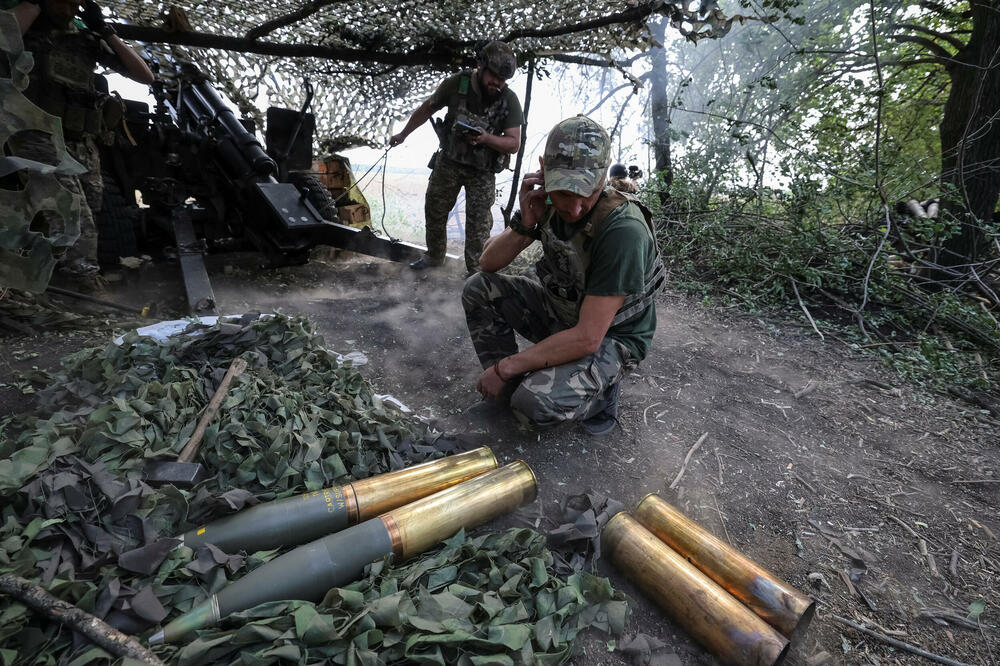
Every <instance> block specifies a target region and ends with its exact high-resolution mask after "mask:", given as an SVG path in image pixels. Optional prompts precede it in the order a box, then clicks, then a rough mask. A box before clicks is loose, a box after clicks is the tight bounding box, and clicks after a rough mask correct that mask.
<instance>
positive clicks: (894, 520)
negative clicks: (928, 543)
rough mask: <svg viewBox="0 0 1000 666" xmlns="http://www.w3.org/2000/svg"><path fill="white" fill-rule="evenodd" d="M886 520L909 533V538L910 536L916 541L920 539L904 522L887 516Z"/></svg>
mask: <svg viewBox="0 0 1000 666" xmlns="http://www.w3.org/2000/svg"><path fill="white" fill-rule="evenodd" d="M887 518H888V519H889V520H891V521H892V522H894V523H896V524H897V525H899V526H900V527H902V528H903V529H904V530H906V531H907V532H909V533H910V536H912V537H913V538H914V539H918V540H919V539H921V537H920V535H919V534H917V533H916V532H914V531H913V528H912V527H910V526H909V525H907V524H906V523H905V522H903V521H902V520H900V519H899V518H897V517H896V516H887Z"/></svg>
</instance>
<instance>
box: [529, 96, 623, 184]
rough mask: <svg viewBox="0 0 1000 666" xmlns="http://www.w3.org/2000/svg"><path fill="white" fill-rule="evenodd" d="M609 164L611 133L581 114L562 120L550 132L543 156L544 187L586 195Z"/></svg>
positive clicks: (599, 179) (599, 180)
mask: <svg viewBox="0 0 1000 666" xmlns="http://www.w3.org/2000/svg"><path fill="white" fill-rule="evenodd" d="M609 164H611V137H609V136H608V133H607V132H605V131H604V128H603V127H601V126H600V125H598V124H597V123H595V122H594V121H593V120H591V119H590V118H588V117H587V116H584V115H579V116H574V117H572V118H567V119H566V120H563V121H562V122H560V123H559V124H557V125H556V126H555V127H553V128H552V131H551V132H549V138H548V141H546V142H545V155H544V156H543V157H542V170H543V175H544V176H545V191H546V192H553V191H556V190H566V191H567V192H572V193H574V194H579V195H581V196H585V197H589V196H590V195H591V194H593V193H594V190H595V189H597V186H598V185H599V184H600V182H601V178H603V177H604V173H605V170H606V169H607V168H608V165H609Z"/></svg>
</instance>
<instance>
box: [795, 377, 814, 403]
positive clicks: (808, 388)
mask: <svg viewBox="0 0 1000 666" xmlns="http://www.w3.org/2000/svg"><path fill="white" fill-rule="evenodd" d="M817 386H819V384H817V383H816V382H814V381H813V380H811V379H810V380H809V381H808V382H806V385H805V386H803V387H802V388H800V389H799V390H798V391H796V392H795V393H793V394H792V397H793V398H795V399H796V400H798V399H799V398H804V397H806V396H807V395H809V394H810V393H812V392H813V391H815V390H816V387H817Z"/></svg>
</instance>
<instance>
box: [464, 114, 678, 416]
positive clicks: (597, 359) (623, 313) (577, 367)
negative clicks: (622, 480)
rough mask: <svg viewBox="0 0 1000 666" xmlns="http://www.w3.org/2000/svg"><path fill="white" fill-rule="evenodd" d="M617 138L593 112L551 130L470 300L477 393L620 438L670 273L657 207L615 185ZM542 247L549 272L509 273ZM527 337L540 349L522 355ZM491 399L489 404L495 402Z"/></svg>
mask: <svg viewBox="0 0 1000 666" xmlns="http://www.w3.org/2000/svg"><path fill="white" fill-rule="evenodd" d="M610 153H611V139H610V138H609V137H608V134H607V132H605V131H604V128H602V127H601V126H600V125H598V124H597V123H595V122H594V121H593V120H591V119H590V118H587V117H586V116H576V117H574V118H567V119H566V120H563V121H562V122H560V123H559V124H558V125H556V126H555V127H554V128H552V131H551V132H549V137H548V140H547V142H546V144H545V154H544V156H543V157H542V159H541V167H542V168H541V169H540V170H539V171H534V172H531V173H526V174H525V175H524V179H523V180H522V181H521V188H520V191H519V195H520V202H521V209H520V210H519V211H518V212H516V213H515V214H514V215H513V216H512V217H511V221H510V227H508V228H507V229H506V230H504V232H503V233H501V234H499V235H497V236H494V237H493V238H491V239H490V240H489V242H487V244H486V248H485V250H484V251H483V257H482V261H483V269H482V272H480V273H477V274H475V275H473V276H472V277H470V278H469V279H468V280H466V281H465V289H464V291H463V293H462V305H463V307H464V308H465V318H466V321H467V323H468V325H469V334H470V336H471V338H472V344H473V346H474V347H475V349H476V354H477V355H478V356H479V361H480V363H481V365H482V367H483V368H484V370H483V371H482V373H481V374H480V375H479V379H478V381H477V384H476V388H477V389H478V390H479V392H480V393H481V394H482V395H483V397H484V398H487V399H488V400H490V401H493V402H494V404H495V403H496V402H500V403H503V402H506V401H509V403H510V407H511V408H512V409H513V411H514V413H515V414H516V415H517V416H518V418H519V419H521V420H522V421H525V422H528V423H530V424H533V425H536V426H541V427H545V426H554V425H557V424H559V423H563V422H566V421H580V422H581V423H582V425H583V427H584V429H585V430H586V431H587V432H588V433H590V434H592V435H607V434H609V433H611V432H612V431H613V430H614V428H615V426H616V424H617V416H618V395H619V386H620V381H621V379H622V377H623V376H624V375H625V372H626V371H627V370H628V369H629V368H631V367H633V366H635V364H637V363H638V362H639V361H641V360H642V359H643V358H645V357H646V354H647V352H648V351H649V347H650V344H651V343H652V340H653V332H654V331H655V330H656V306H655V302H654V301H655V296H656V294H657V293H658V292H659V291H660V290H661V289H662V288H663V285H664V282H665V279H666V272H665V270H664V268H663V262H662V261H661V260H660V255H659V251H658V250H657V246H656V239H655V234H654V233H653V226H652V222H651V216H650V215H649V211H647V210H646V209H645V208H643V207H642V206H641V205H640V204H639V203H638V202H637V201H636V200H635V198H634V197H630V196H628V195H625V194H623V193H621V192H618V191H616V190H614V189H613V188H611V187H607V186H606V184H607V177H608V165H609V164H610V163H611V159H610ZM535 240H540V241H541V243H542V250H543V256H542V259H541V260H539V262H538V263H537V264H536V266H535V275H536V276H537V277H531V276H525V275H517V276H511V275H503V274H500V273H497V272H496V271H499V270H501V269H502V268H504V267H505V266H508V265H509V264H510V262H511V261H513V260H514V259H515V258H516V257H517V256H518V255H519V254H521V252H523V251H524V250H526V249H527V248H528V247H529V246H530V245H531V244H532V243H533V242H534V241H535ZM515 333H519V334H521V335H522V336H524V337H525V338H526V339H528V340H529V341H530V342H532V343H533V344H532V345H531V346H529V347H526V348H525V349H523V350H519V346H518V343H517V340H516V339H515V335H514V334H515ZM486 404H489V403H486Z"/></svg>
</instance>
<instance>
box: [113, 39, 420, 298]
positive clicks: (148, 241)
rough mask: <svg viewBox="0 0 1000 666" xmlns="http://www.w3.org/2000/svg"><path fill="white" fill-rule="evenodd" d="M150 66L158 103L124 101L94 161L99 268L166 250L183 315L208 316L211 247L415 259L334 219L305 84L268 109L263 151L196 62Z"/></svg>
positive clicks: (276, 261) (162, 61)
mask: <svg viewBox="0 0 1000 666" xmlns="http://www.w3.org/2000/svg"><path fill="white" fill-rule="evenodd" d="M150 64H151V66H152V68H153V69H154V72H156V73H157V79H158V80H157V82H156V83H155V84H154V86H153V96H154V99H155V107H154V108H153V109H150V108H149V105H148V104H147V103H145V102H139V101H133V100H124V101H123V104H124V116H123V122H122V123H121V125H120V126H119V128H118V130H116V132H115V140H114V142H113V143H112V145H109V146H106V147H104V148H103V151H102V155H101V164H102V169H103V171H104V179H105V180H104V183H105V196H104V209H103V210H102V212H101V215H100V216H99V218H98V231H99V234H100V241H99V247H100V248H101V253H102V258H103V259H104V260H105V261H112V262H115V261H117V259H118V257H119V256H128V255H131V254H135V253H136V250H137V248H140V247H148V246H159V247H164V246H173V247H175V248H176V252H177V258H178V259H179V263H180V267H181V272H182V275H183V279H184V285H185V290H186V292H187V300H188V305H189V308H190V310H191V313H192V314H215V313H216V307H215V296H214V293H213V291H212V286H211V282H210V281H209V278H208V272H207V270H206V268H205V262H204V257H205V254H206V253H208V252H216V251H226V250H236V249H241V248H248V247H249V248H253V249H255V250H257V251H259V252H261V253H263V255H264V257H265V261H264V262H263V264H264V266H267V267H277V266H285V265H292V264H301V263H304V262H306V261H307V260H308V257H309V250H310V249H312V248H313V247H315V246H317V245H330V246H334V247H338V248H342V249H347V250H351V251H354V252H360V253H363V254H368V255H372V256H377V257H382V258H386V259H390V260H393V261H412V260H414V259H416V258H418V257H419V256H421V254H422V253H423V248H420V247H418V246H415V245H410V244H407V243H403V242H400V241H395V240H389V239H385V238H381V237H379V236H376V235H375V233H374V232H372V230H371V228H370V227H367V226H365V227H363V228H360V229H359V228H356V227H352V226H349V225H345V224H341V223H340V222H338V221H337V220H338V215H337V203H338V202H336V201H334V199H333V198H332V197H331V195H330V192H329V190H327V189H326V187H325V186H324V185H323V184H322V183H321V182H320V181H319V180H318V179H317V178H316V177H315V176H314V175H312V174H311V173H309V169H310V168H311V166H312V140H313V128H314V119H313V116H312V114H310V113H308V109H309V105H310V101H311V98H312V89H311V87H309V86H308V83H307V84H306V86H307V88H306V89H307V95H306V101H305V103H304V104H303V106H302V108H301V109H299V110H291V109H282V108H278V107H271V108H270V109H268V112H267V131H266V133H265V137H266V145H262V144H261V142H260V141H259V140H258V138H257V135H256V132H255V128H254V127H253V126H252V125H251V124H250V123H249V122H248V121H245V120H243V121H241V120H240V119H237V117H236V115H235V114H234V113H233V111H232V109H231V107H230V105H228V104H226V103H225V102H224V101H223V99H222V97H221V96H220V95H219V93H218V92H217V91H216V90H215V88H214V87H213V86H212V84H211V82H210V81H209V80H208V77H206V76H205V75H204V74H203V73H202V72H201V71H200V70H199V69H198V68H197V67H196V66H195V65H194V64H193V63H190V62H185V61H181V60H178V59H176V58H173V57H165V56H160V57H158V58H156V59H155V60H153V61H152V62H151V63H150ZM136 192H138V193H139V194H140V196H141V206H140V204H139V202H138V201H137V199H136V195H135V193H136ZM347 203H353V202H350V201H348V202H347Z"/></svg>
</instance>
